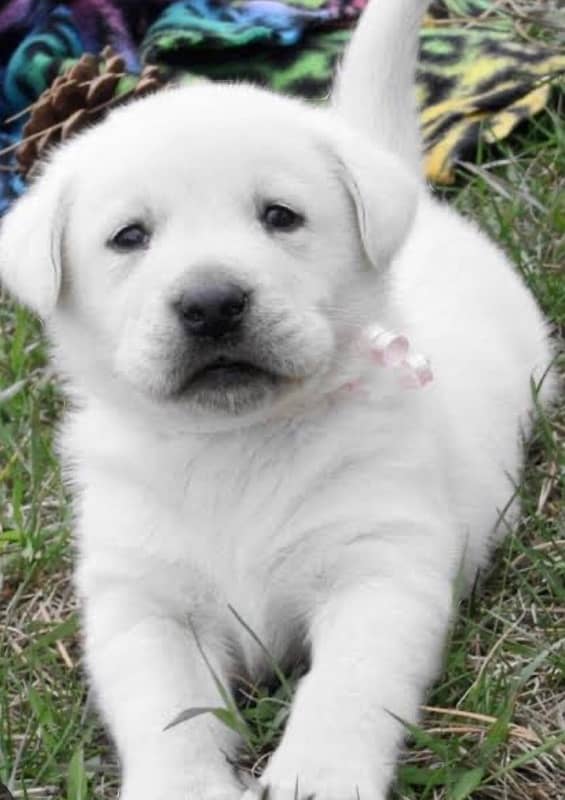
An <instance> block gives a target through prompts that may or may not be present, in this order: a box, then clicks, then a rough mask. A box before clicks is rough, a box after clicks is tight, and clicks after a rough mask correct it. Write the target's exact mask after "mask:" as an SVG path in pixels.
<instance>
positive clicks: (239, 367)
mask: <svg viewBox="0 0 565 800" xmlns="http://www.w3.org/2000/svg"><path fill="white" fill-rule="evenodd" d="M280 380H281V378H280V376H278V375H275V374H274V373H273V372H270V371H269V370H266V369H263V368H261V367H258V366H257V365H256V364H252V363H251V362H250V361H243V360H239V359H230V358H228V357H227V356H219V357H218V358H215V359H214V360H213V361H211V362H210V363H209V364H206V365H205V366H203V367H201V368H200V369H198V370H197V371H196V372H194V373H193V374H192V376H191V377H190V380H189V381H188V383H187V385H186V388H187V389H188V390H194V391H206V390H209V391H218V390H226V389H237V388H240V387H242V388H243V387H245V386H248V385H249V384H252V383H255V382H257V381H259V382H261V383H270V384H271V385H272V386H275V385H277V384H278V383H279V381H280Z"/></svg>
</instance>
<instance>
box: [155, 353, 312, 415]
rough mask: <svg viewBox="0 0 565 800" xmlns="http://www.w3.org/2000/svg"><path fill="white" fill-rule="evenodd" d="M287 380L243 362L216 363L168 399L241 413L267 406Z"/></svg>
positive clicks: (203, 408) (209, 409)
mask: <svg viewBox="0 0 565 800" xmlns="http://www.w3.org/2000/svg"><path fill="white" fill-rule="evenodd" d="M290 383H296V381H290V380H289V379H287V378H284V377H282V376H280V375H276V374H275V373H273V372H269V371H267V370H263V369H261V368H260V367H256V366H254V365H252V364H249V363H247V362H244V361H242V362H237V361H236V362H217V363H212V364H210V365H209V366H208V367H205V368H204V369H201V370H199V371H198V372H196V373H195V374H194V375H192V376H191V377H190V379H189V380H188V381H187V382H186V383H185V385H184V386H183V387H182V388H181V389H180V390H178V391H177V392H175V393H173V396H172V398H171V399H173V400H174V401H176V402H177V403H187V404H189V405H190V406H191V407H193V408H197V409H198V410H200V411H203V412H211V413H214V414H222V415H230V416H241V415H243V414H246V413H249V412H252V411H257V410H258V409H260V408H262V407H265V406H269V405H271V404H272V403H273V402H275V400H276V399H278V397H279V396H280V395H281V394H284V393H285V390H287V389H288V388H289V384H290Z"/></svg>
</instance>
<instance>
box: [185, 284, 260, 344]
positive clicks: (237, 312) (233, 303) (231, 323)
mask: <svg viewBox="0 0 565 800" xmlns="http://www.w3.org/2000/svg"><path fill="white" fill-rule="evenodd" d="M248 307H249V294H248V293H247V292H245V291H244V290H243V289H241V288H240V287H239V286H236V285H234V284H233V283H226V284H214V285H211V286H203V287H201V288H198V289H192V290H191V291H189V292H187V293H186V294H184V295H183V296H182V297H181V298H180V299H179V300H177V302H176V303H175V309H176V311H177V313H178V314H179V316H180V318H181V321H182V324H183V326H184V328H185V330H186V331H187V332H188V333H190V334H192V335H193V336H209V337H211V338H214V339H219V338H220V336H224V334H226V333H232V332H233V331H235V330H236V329H237V328H238V327H239V326H240V325H241V323H242V321H243V318H244V317H245V314H246V313H247V309H248Z"/></svg>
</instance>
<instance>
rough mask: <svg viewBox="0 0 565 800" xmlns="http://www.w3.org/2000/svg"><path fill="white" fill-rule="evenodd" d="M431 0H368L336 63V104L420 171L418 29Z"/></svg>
mask: <svg viewBox="0 0 565 800" xmlns="http://www.w3.org/2000/svg"><path fill="white" fill-rule="evenodd" d="M428 3H429V0H369V4H368V6H367V8H366V9H365V11H364V12H363V14H362V16H361V20H360V22H359V24H358V26H357V29H356V30H355V32H354V34H353V36H352V38H351V42H350V43H349V46H348V48H347V50H346V51H345V55H344V57H343V60H342V62H341V66H340V67H339V69H338V72H337V75H336V78H335V82H334V88H333V93H332V105H333V106H334V108H335V109H336V111H337V112H338V113H339V114H341V116H343V117H344V118H345V119H346V120H347V121H348V122H350V123H351V125H352V126H354V127H355V128H357V129H358V130H359V131H362V132H364V133H366V134H368V135H369V136H370V137H371V138H372V139H373V141H374V142H375V143H376V144H378V145H379V146H380V147H383V148H384V149H386V150H389V151H392V152H393V153H395V154H396V155H398V156H400V157H401V158H402V160H403V161H405V162H408V163H409V164H411V165H412V166H413V167H414V168H415V170H417V171H418V172H421V141H420V130H419V124H418V117H417V111H416V99H415V92H414V84H415V73H416V63H417V58H418V43H419V36H418V33H419V30H420V25H421V23H422V17H423V15H424V12H425V10H426V8H427V6H428Z"/></svg>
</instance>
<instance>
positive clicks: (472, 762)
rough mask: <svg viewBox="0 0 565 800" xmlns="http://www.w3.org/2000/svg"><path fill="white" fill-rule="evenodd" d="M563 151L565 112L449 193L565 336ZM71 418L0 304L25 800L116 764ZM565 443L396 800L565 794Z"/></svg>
mask: <svg viewBox="0 0 565 800" xmlns="http://www.w3.org/2000/svg"><path fill="white" fill-rule="evenodd" d="M563 137H564V134H563V130H562V128H561V127H560V124H559V119H558V114H557V112H554V113H548V114H545V115H544V116H542V117H540V118H538V119H537V120H536V121H535V123H533V124H532V125H530V126H529V128H528V130H527V133H524V134H522V136H517V137H514V139H513V140H512V145H511V146H505V147H504V148H502V149H498V150H496V151H488V152H484V153H483V154H482V155H481V157H480V158H479V162H478V167H476V166H475V168H473V172H472V173H470V172H469V171H467V174H466V175H465V176H464V179H463V176H462V180H461V182H460V184H459V185H458V187H456V188H454V189H451V190H449V191H446V192H445V194H446V196H447V199H448V200H449V201H450V202H452V203H454V205H455V206H456V207H457V208H459V209H460V210H461V211H462V212H463V213H465V214H467V215H469V216H471V217H473V218H474V219H476V220H478V221H479V222H480V224H481V226H482V227H483V228H484V229H485V230H487V231H488V232H489V233H490V234H491V235H492V236H493V238H494V239H496V240H497V241H498V242H499V243H500V244H501V245H502V246H503V247H504V248H505V249H506V251H507V252H508V253H509V255H510V256H511V258H512V259H513V261H514V262H515V263H516V265H517V267H518V268H519V269H520V271H521V272H522V274H523V275H524V277H525V279H526V281H527V282H528V284H529V285H530V286H531V288H532V290H533V292H534V293H535V294H536V296H537V297H538V299H539V302H540V304H541V305H542V307H543V309H544V311H545V312H546V314H547V316H548V318H549V319H550V320H552V321H553V324H554V329H555V335H556V337H557V336H558V334H559V329H560V328H561V333H562V328H563V326H564V325H565V279H564V278H565V276H564V274H563V272H562V271H561V270H562V265H563V263H564V256H565V247H564V239H565V207H564V205H563V204H564V202H565V192H564V191H563V189H564V187H563V185H560V181H561V182H562V181H563V175H564V174H565V148H564V147H563V144H564V142H563ZM559 189H560V190H561V196H560V193H559ZM62 412H63V401H62V399H61V396H60V394H59V392H58V390H57V388H56V383H55V381H54V379H53V376H52V375H51V373H50V371H49V368H48V367H47V366H46V350H45V345H44V342H43V338H42V335H41V328H40V325H39V324H38V323H37V321H35V320H34V319H33V318H32V317H31V316H30V315H29V314H27V313H26V312H25V311H22V310H21V309H17V308H16V307H14V306H13V305H12V304H11V303H10V301H9V300H8V299H7V298H6V297H1V296H0V572H1V574H2V581H1V583H0V781H1V782H3V783H5V784H7V785H9V787H10V788H11V790H12V792H13V794H14V796H15V797H18V798H19V797H21V798H49V797H56V798H64V800H79V799H80V800H86V798H97V799H98V800H109V799H110V798H114V797H115V795H116V788H117V766H116V761H115V757H114V755H113V752H112V749H111V747H110V746H109V745H108V742H107V740H106V738H105V736H104V733H103V731H102V729H101V727H100V725H99V723H98V721H97V718H96V714H95V713H94V712H93V711H92V710H90V709H89V708H88V705H87V702H86V701H87V689H86V687H85V681H84V675H83V672H82V668H81V651H80V644H79V640H78V621H77V608H76V602H75V598H74V595H73V591H72V587H71V583H70V577H69V576H70V568H71V560H72V556H71V549H70V534H69V531H70V521H71V520H70V516H71V515H70V510H69V505H68V498H67V497H66V495H65V491H64V489H63V487H62V484H61V480H60V473H59V468H58V465H57V460H56V458H55V455H54V451H53V432H54V429H55V427H56V423H57V420H58V419H60V418H61V414H62ZM564 439H565V407H563V406H562V407H561V408H558V409H556V411H555V413H553V414H552V417H551V418H544V419H543V420H542V421H541V422H540V424H539V425H538V426H537V429H536V432H535V435H534V437H533V438H532V440H531V442H530V443H529V446H528V462H527V469H526V472H525V475H524V478H523V481H522V483H521V485H520V487H519V493H520V496H521V498H522V504H523V515H522V519H521V521H520V523H519V525H518V527H517V529H515V530H513V531H511V532H509V535H508V537H507V539H506V541H505V543H504V545H503V546H502V547H501V548H500V550H499V552H498V553H497V554H496V558H495V560H494V564H493V569H492V572H491V574H490V575H488V576H486V578H485V584H484V586H483V587H482V590H481V592H480V593H479V592H476V593H475V594H474V595H473V596H472V597H471V598H470V599H468V600H466V601H465V602H464V603H463V604H462V606H461V608H460V611H459V616H458V620H457V622H456V624H455V626H454V629H453V631H452V635H451V638H450V642H449V645H448V647H447V649H446V657H445V666H444V670H443V673H442V675H441V677H440V678H439V680H438V681H437V683H436V685H435V687H434V689H433V691H432V693H431V695H430V697H429V699H428V705H427V706H426V708H425V710H424V712H423V717H422V721H421V724H420V725H419V727H418V728H414V729H411V730H410V732H409V733H410V736H409V746H408V747H407V749H406V751H405V753H404V756H403V759H402V764H401V767H400V773H399V780H398V784H397V787H396V789H395V794H394V797H395V798H396V800H416V799H417V800H464V798H474V800H487V799H488V800H562V798H563V797H565V735H564V734H563V713H564V712H563V702H564V700H565V681H564V677H563V676H564V675H565V646H564V644H565V580H564V578H565V563H564V548H565V530H564V525H563V522H564V518H563V507H562V501H563V493H564V492H563V489H564V484H563V471H564V467H565V459H564V451H563V442H564ZM244 694H245V696H243V694H242V698H241V700H242V704H241V705H242V708H241V711H240V714H241V715H242V717H243V722H244V724H245V729H246V735H245V739H246V741H247V746H246V748H245V749H244V753H243V755H242V763H243V765H244V766H245V768H246V769H248V770H250V771H251V772H254V773H257V772H258V771H260V769H261V767H262V766H264V761H265V757H266V754H268V752H269V751H270V750H271V749H272V747H273V746H274V744H276V741H277V739H278V737H279V736H280V730H281V726H282V725H283V724H284V721H285V719H286V716H287V714H288V708H289V698H288V691H287V687H286V686H284V685H283V686H279V687H278V689H275V690H271V691H270V692H267V691H266V690H265V689H264V688H262V687H246V691H245V693H244ZM560 708H561V710H560ZM231 713H232V714H233V712H231ZM227 719H228V722H231V723H232V724H233V719H231V720H230V718H229V714H228V718H227ZM184 724H190V722H186V723H184ZM237 724H238V725H241V720H240V721H239V722H238V723H237ZM322 800H323V799H322Z"/></svg>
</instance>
